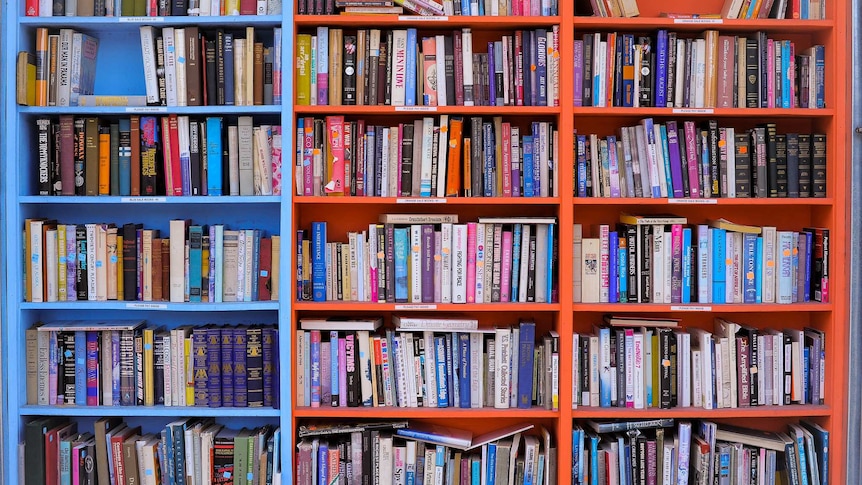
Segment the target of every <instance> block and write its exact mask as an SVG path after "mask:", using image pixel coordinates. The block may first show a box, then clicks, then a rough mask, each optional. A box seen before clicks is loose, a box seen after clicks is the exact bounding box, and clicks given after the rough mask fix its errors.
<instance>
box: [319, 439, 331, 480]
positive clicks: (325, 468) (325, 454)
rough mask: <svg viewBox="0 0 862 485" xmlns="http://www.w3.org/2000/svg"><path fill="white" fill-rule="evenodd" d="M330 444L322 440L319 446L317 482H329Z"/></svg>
mask: <svg viewBox="0 0 862 485" xmlns="http://www.w3.org/2000/svg"><path fill="white" fill-rule="evenodd" d="M328 477H329V444H328V443H326V442H325V441H321V442H320V447H319V448H317V483H320V484H324V483H326V484H328V483H329V478H328Z"/></svg>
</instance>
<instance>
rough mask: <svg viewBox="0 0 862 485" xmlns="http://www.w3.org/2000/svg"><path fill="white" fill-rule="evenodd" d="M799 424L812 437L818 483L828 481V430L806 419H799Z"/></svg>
mask: <svg viewBox="0 0 862 485" xmlns="http://www.w3.org/2000/svg"><path fill="white" fill-rule="evenodd" d="M799 424H800V425H801V426H802V427H803V428H805V429H807V430H808V431H809V432H811V435H812V436H813V438H814V449H815V451H816V453H815V457H816V459H817V469H818V471H819V472H820V483H821V484H826V483H828V482H829V480H828V479H827V477H828V476H829V431H826V430H825V429H823V428H822V427H821V426H820V425H819V424H817V423H812V422H808V421H800V422H799Z"/></svg>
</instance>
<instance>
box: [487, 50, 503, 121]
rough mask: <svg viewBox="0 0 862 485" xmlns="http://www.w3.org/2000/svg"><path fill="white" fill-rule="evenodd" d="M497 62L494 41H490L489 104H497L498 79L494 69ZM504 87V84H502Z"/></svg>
mask: <svg viewBox="0 0 862 485" xmlns="http://www.w3.org/2000/svg"><path fill="white" fill-rule="evenodd" d="M495 62H497V63H499V60H498V59H497V58H496V52H495V51H494V42H488V70H489V71H491V72H489V73H488V104H489V105H490V106H497V79H496V76H495V73H494V71H493V69H494V66H495ZM500 87H501V88H502V86H500Z"/></svg>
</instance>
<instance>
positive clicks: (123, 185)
mask: <svg viewBox="0 0 862 485" xmlns="http://www.w3.org/2000/svg"><path fill="white" fill-rule="evenodd" d="M131 131H132V126H131V120H129V119H128V118H120V121H119V132H120V139H119V142H120V145H119V146H120V148H119V154H118V160H119V180H118V181H119V191H120V192H119V194H120V195H121V196H122V195H131V193H132V145H131V143H132V133H131Z"/></svg>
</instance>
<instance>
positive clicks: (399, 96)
mask: <svg viewBox="0 0 862 485" xmlns="http://www.w3.org/2000/svg"><path fill="white" fill-rule="evenodd" d="M389 82H390V86H391V87H392V88H391V105H392V106H404V103H405V96H406V86H407V31H406V30H404V29H395V30H393V31H392V73H391V78H390V80H389Z"/></svg>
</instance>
